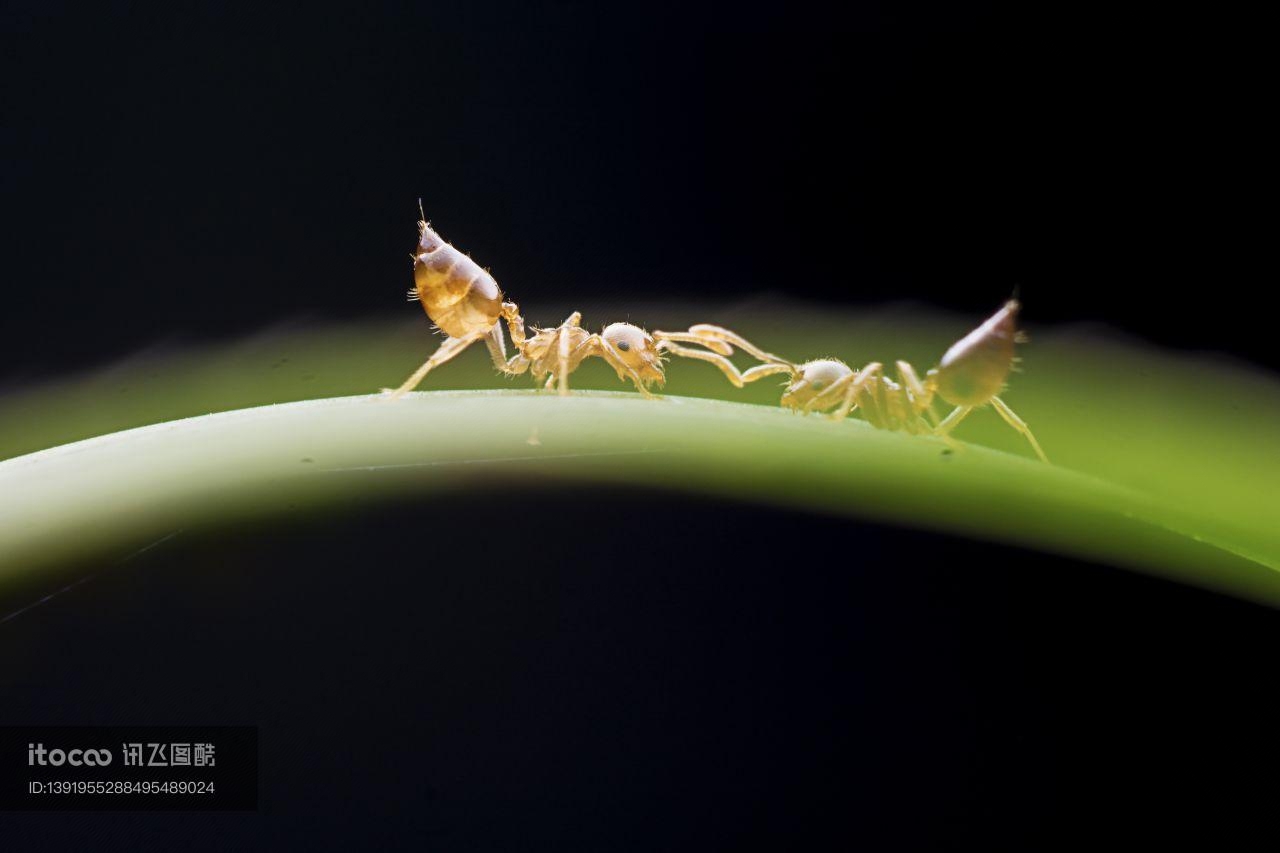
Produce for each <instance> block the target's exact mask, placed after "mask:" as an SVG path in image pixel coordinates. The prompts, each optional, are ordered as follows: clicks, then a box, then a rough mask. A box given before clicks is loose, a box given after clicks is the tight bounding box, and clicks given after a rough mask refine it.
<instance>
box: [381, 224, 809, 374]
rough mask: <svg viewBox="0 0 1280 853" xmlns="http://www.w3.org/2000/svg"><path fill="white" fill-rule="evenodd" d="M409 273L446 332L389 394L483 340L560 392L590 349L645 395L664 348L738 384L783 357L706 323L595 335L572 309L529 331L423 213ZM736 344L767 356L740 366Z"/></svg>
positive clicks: (510, 370) (501, 360)
mask: <svg viewBox="0 0 1280 853" xmlns="http://www.w3.org/2000/svg"><path fill="white" fill-rule="evenodd" d="M419 212H421V205H419ZM413 278H414V284H415V287H414V289H413V290H411V291H409V299H410V300H411V301H418V302H421V303H422V307H423V309H424V310H425V311H426V312H427V316H428V317H430V318H431V320H432V322H434V323H435V325H436V326H437V328H439V329H440V330H441V331H442V332H444V333H445V335H446V336H447V337H446V339H445V341H444V343H442V344H441V345H440V347H439V348H438V349H437V350H436V351H435V352H434V353H433V354H432V356H431V358H429V359H428V360H427V361H426V363H425V364H423V365H422V366H421V367H419V368H418V369H417V370H416V371H414V373H413V375H412V376H410V377H409V378H408V379H406V380H405V382H404V384H402V385H401V386H400V387H399V388H396V389H389V388H388V389H384V391H386V392H387V393H388V394H389V399H397V398H399V397H402V396H404V395H405V394H407V393H408V392H409V391H412V390H413V389H414V388H416V387H417V386H418V385H419V384H421V382H422V380H423V379H424V378H426V375H427V374H428V373H430V372H431V371H432V370H434V369H435V368H437V367H439V366H440V365H442V364H444V363H446V362H448V361H450V360H451V359H453V358H455V357H457V356H458V355H460V354H461V353H462V352H463V351H464V350H466V348H467V347H469V346H471V345H472V344H473V343H476V342H477V341H481V340H483V341H484V342H485V346H486V347H488V349H489V355H490V357H491V358H492V359H493V364H494V367H496V368H497V369H498V370H499V371H500V372H502V373H504V374H507V375H508V376H516V375H519V374H521V373H525V372H529V373H530V374H532V376H533V378H534V379H535V381H537V382H543V380H544V378H545V385H544V387H545V388H546V389H548V390H550V389H551V388H553V387H557V388H558V389H559V392H560V394H561V395H566V394H568V393H569V374H571V373H573V371H575V370H577V369H578V366H579V365H580V364H581V363H582V362H583V361H584V360H585V359H587V358H591V357H593V356H596V357H599V358H603V359H604V360H605V361H606V362H608V363H609V365H610V366H611V367H612V368H613V369H614V370H615V371H617V374H618V378H619V379H620V380H623V381H626V380H628V379H629V380H631V382H633V383H634V384H635V386H636V390H638V391H639V392H640V393H641V394H643V395H644V396H645V397H650V398H651V397H653V396H654V395H653V393H652V392H651V391H650V390H649V386H650V385H657V386H659V387H661V386H662V385H663V384H664V383H665V382H666V374H665V372H664V366H663V353H664V352H670V353H672V354H674V355H679V356H682V357H684V358H693V359H698V360H701V361H709V362H711V363H713V364H715V365H716V366H717V367H719V368H720V369H721V370H722V371H723V372H724V373H725V375H726V376H727V377H728V378H729V381H730V382H732V383H733V384H735V385H737V386H738V387H742V386H743V385H744V384H745V383H747V382H753V381H755V380H756V379H758V378H760V377H762V376H768V375H773V374H775V373H778V372H780V369H779V368H778V367H777V366H776V365H778V364H781V363H784V360H783V359H781V358H779V357H778V356H775V355H772V354H771V353H767V352H765V351H764V350H761V349H760V348H758V347H756V346H755V345H754V344H751V343H750V342H748V341H746V340H745V339H743V338H742V337H741V336H739V335H737V334H735V333H733V332H731V331H729V330H728V329H723V328H721V327H719V326H711V325H706V324H703V325H697V326H693V327H691V328H690V329H689V330H688V331H687V332H654V333H653V334H650V333H648V332H646V331H645V330H644V329H641V328H640V327H639V326H633V325H631V324H630V323H613V324H612V325H609V326H606V327H605V328H604V330H603V331H602V332H600V333H599V334H593V333H590V332H588V331H587V330H585V329H583V328H582V326H581V322H582V315H581V313H579V312H577V311H575V312H573V313H572V314H570V315H569V317H568V319H566V320H565V321H564V322H563V323H561V324H560V325H559V326H557V327H555V328H552V329H534V330H533V334H532V335H530V334H528V332H527V331H526V329H525V324H524V318H522V317H521V316H520V309H519V307H518V306H517V305H516V304H515V303H514V302H508V301H505V300H504V299H503V294H502V290H501V288H499V287H498V283H497V282H496V281H495V280H494V278H493V276H492V275H490V274H489V272H488V271H487V270H485V269H483V268H481V267H480V265H479V264H477V263H476V262H475V261H473V260H472V259H471V258H470V257H469V256H467V255H466V254H464V253H462V252H460V251H458V250H457V249H455V248H454V247H453V246H452V245H451V244H449V243H448V242H446V241H445V240H444V238H442V237H441V236H440V235H439V234H438V233H436V232H435V231H434V230H433V229H432V228H431V226H430V225H428V224H427V222H426V217H425V215H424V216H423V218H422V219H421V220H419V222H418V247H417V252H416V253H415V254H414V255H413ZM504 323H505V324H506V327H507V330H508V332H509V333H510V335H511V342H512V344H514V346H515V348H516V353H515V355H512V356H511V357H510V358H508V357H507V348H506V342H505V339H504V337H503V334H502V326H503V324H504ZM683 343H692V344H697V345H700V346H702V347H705V348H706V350H693V349H689V348H687V347H684V346H681V344H683ZM734 346H737V347H740V348H741V349H743V350H744V351H746V352H748V353H750V354H751V355H753V356H755V357H756V358H757V359H759V360H760V361H762V362H765V363H764V364H761V365H758V366H756V367H753V368H750V369H748V370H747V371H745V372H740V371H739V370H738V369H737V367H735V366H734V364H733V363H732V362H731V361H729V359H728V358H727V356H729V355H732V354H733V347H734Z"/></svg>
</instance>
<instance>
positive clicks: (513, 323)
mask: <svg viewBox="0 0 1280 853" xmlns="http://www.w3.org/2000/svg"><path fill="white" fill-rule="evenodd" d="M502 319H503V320H505V321H506V322H507V330H508V331H510V332H511V343H513V344H515V347H516V349H519V348H520V347H522V346H524V342H525V335H526V333H525V329H524V318H523V317H521V316H520V306H519V305H516V304H515V303H514V302H504V303H502Z"/></svg>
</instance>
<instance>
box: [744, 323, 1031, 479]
mask: <svg viewBox="0 0 1280 853" xmlns="http://www.w3.org/2000/svg"><path fill="white" fill-rule="evenodd" d="M1019 307H1020V306H1019V305H1018V302H1017V301H1016V300H1012V299H1011V300H1009V301H1008V302H1006V303H1005V304H1004V306H1003V307H1002V308H1001V309H1000V310H999V311H997V312H996V313H995V314H993V315H992V316H991V317H990V318H988V319H987V320H986V322H984V323H983V324H982V325H980V326H978V328H976V329H974V330H973V331H972V332H970V333H969V334H967V335H965V336H964V337H963V338H961V339H960V340H959V341H957V342H956V343H955V344H953V345H952V347H951V348H950V349H948V350H947V351H946V353H945V354H944V355H943V356H942V360H941V361H940V362H938V366H937V367H935V368H933V369H932V370H930V371H928V372H927V373H926V374H925V377H924V380H923V381H922V380H921V379H920V377H919V375H918V374H917V373H916V370H915V368H914V367H912V366H911V365H910V364H908V363H907V362H905V361H899V362H897V365H896V366H897V373H898V381H897V382H895V381H893V380H892V379H890V378H889V377H887V376H885V375H884V372H883V366H882V365H881V364H880V363H879V362H875V361H873V362H871V363H870V364H868V365H867V366H866V367H864V368H862V370H853V369H852V368H850V367H849V366H848V365H847V364H845V363H844V362H842V361H837V360H835V359H818V360H816V361H809V362H805V363H804V364H801V365H794V364H790V363H789V362H787V361H785V360H784V359H776V360H775V363H774V364H772V365H762V366H761V367H766V366H768V367H771V368H772V372H774V373H783V372H786V373H790V375H791V381H790V383H789V384H788V385H787V390H786V391H785V392H784V393H783V395H782V405H783V406H785V407H787V408H789V409H791V410H793V411H797V412H801V413H803V414H808V413H809V412H830V413H831V414H830V417H831V418H832V419H834V420H840V419H842V418H845V417H847V416H848V415H849V413H850V412H852V411H853V410H854V409H855V408H856V409H858V410H859V411H861V412H862V414H863V417H865V418H866V420H867V422H868V423H870V424H871V425H872V426H874V427H877V428H879V429H889V430H901V431H904V432H909V433H913V434H917V435H935V436H938V437H940V438H942V439H944V440H946V441H947V442H948V443H951V439H950V433H951V431H952V430H953V429H955V428H956V426H957V425H958V424H959V423H960V422H961V421H962V420H964V419H965V418H966V417H967V416H968V415H969V413H970V412H972V411H973V410H974V409H977V408H981V407H982V406H985V405H987V404H988V403H990V404H991V406H992V407H993V408H994V409H995V410H996V412H998V413H999V414H1000V417H1002V418H1004V420H1005V422H1006V423H1008V424H1009V426H1011V427H1013V428H1014V429H1015V430H1017V431H1018V432H1019V433H1021V434H1022V435H1023V436H1025V437H1026V439H1027V441H1028V442H1029V443H1030V444H1031V449H1032V450H1034V451H1035V453H1036V456H1038V457H1040V461H1042V462H1048V461H1049V459H1048V457H1046V456H1045V454H1044V451H1043V450H1041V449H1040V443H1039V442H1038V441H1036V438H1035V436H1034V435H1032V433H1031V428H1030V427H1028V426H1027V424H1026V422H1025V421H1023V420H1022V418H1020V417H1018V415H1017V414H1015V413H1014V411H1013V409H1011V408H1009V404H1008V403H1006V402H1005V401H1004V400H1001V399H1000V398H999V397H998V396H996V395H997V394H999V393H1000V391H1001V390H1003V389H1004V386H1005V380H1006V379H1007V378H1008V377H1009V373H1010V372H1011V371H1012V370H1013V366H1014V362H1016V361H1017V359H1016V358H1015V356H1014V345H1015V344H1018V343H1022V342H1024V340H1025V339H1024V338H1023V337H1022V335H1021V333H1020V332H1018V331H1017V327H1016V319H1017V315H1018V310H1019ZM753 370H759V368H753ZM748 372H750V371H748ZM760 375H767V374H766V373H764V372H763V371H761V374H760ZM935 396H936V397H941V398H942V400H943V401H944V402H946V403H948V404H950V405H952V406H954V407H955V408H954V409H952V411H951V413H950V414H949V415H947V416H946V417H945V418H943V419H942V420H941V421H937V422H936V423H935V422H934V420H935V418H934V412H933V400H934V397H935ZM833 410H834V411H833Z"/></svg>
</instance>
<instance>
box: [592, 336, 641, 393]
mask: <svg viewBox="0 0 1280 853" xmlns="http://www.w3.org/2000/svg"><path fill="white" fill-rule="evenodd" d="M584 348H589V351H588V352H587V353H585V354H584V355H583V356H582V357H583V358H586V357H587V356H588V355H598V356H600V357H601V358H603V359H604V360H605V361H606V362H608V364H609V366H610V367H612V368H613V369H614V370H616V371H617V372H618V378H619V379H623V378H626V379H630V380H631V381H632V382H634V383H635V386H636V390H637V391H639V392H640V393H641V394H643V395H644V396H645V397H647V398H648V399H650V400H652V399H653V398H654V394H653V392H651V391H650V390H649V387H648V386H647V385H645V384H644V380H643V379H641V378H640V374H639V373H636V371H635V368H633V367H632V366H631V365H629V364H627V363H626V361H624V360H623V358H622V356H621V355H620V354H619V353H618V351H617V350H616V349H614V347H613V344H611V343H609V342H608V341H607V340H605V339H604V338H603V337H601V336H600V335H592V336H591V337H589V338H587V339H586V341H584V342H583V343H582V345H581V346H580V347H579V349H584Z"/></svg>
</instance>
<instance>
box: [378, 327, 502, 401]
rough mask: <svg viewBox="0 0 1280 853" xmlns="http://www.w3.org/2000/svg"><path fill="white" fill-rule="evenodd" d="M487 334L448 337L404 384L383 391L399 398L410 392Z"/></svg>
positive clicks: (389, 397)
mask: <svg viewBox="0 0 1280 853" xmlns="http://www.w3.org/2000/svg"><path fill="white" fill-rule="evenodd" d="M485 334H487V333H484V332H482V333H480V334H472V335H467V336H466V337H462V338H446V339H445V342H444V343H442V344H441V345H440V348H439V349H437V350H436V351H435V352H434V353H432V355H431V358H429V359H427V361H426V363H425V364H423V365H422V367H419V368H418V369H417V370H415V371H414V372H413V375H412V376H410V377H409V378H408V379H406V380H405V381H404V384H403V385H401V386H400V387H399V388H396V389H394V390H392V389H391V388H384V389H382V390H383V392H384V393H386V394H387V395H388V396H387V398H386V399H388V400H398V399H400V398H401V397H403V396H404V395H405V394H408V393H409V392H410V391H412V390H413V389H414V388H417V387H418V385H420V384H421V383H422V380H423V379H425V378H426V376H427V374H428V373H430V372H431V371H432V370H434V369H435V368H437V367H439V366H440V365H442V364H444V363H445V362H447V361H449V360H450V359H453V358H456V357H457V356H458V355H459V354H461V353H462V351H463V350H465V349H466V348H467V347H469V346H471V345H472V344H473V343H475V342H476V341H478V340H480V338H481V337H483V336H484V335H485Z"/></svg>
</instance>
